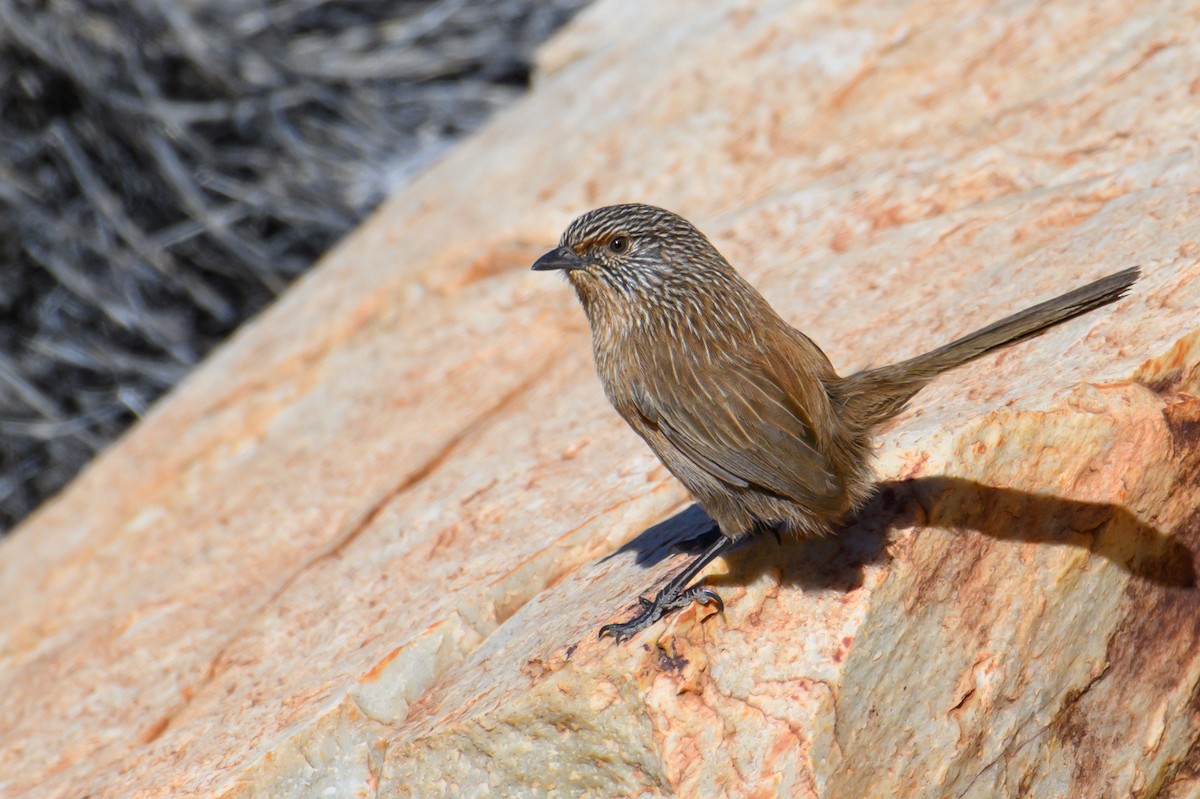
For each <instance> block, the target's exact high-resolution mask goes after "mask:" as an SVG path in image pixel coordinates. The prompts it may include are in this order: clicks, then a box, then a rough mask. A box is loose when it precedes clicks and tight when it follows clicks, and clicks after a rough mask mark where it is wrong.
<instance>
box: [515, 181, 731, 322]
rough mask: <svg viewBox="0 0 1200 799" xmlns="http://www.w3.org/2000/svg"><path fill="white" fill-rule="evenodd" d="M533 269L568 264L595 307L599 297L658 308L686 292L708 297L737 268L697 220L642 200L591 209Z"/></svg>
mask: <svg viewBox="0 0 1200 799" xmlns="http://www.w3.org/2000/svg"><path fill="white" fill-rule="evenodd" d="M533 268H534V269H535V270H537V271H547V270H561V271H563V272H564V273H565V274H566V276H567V279H568V280H570V282H571V284H572V285H573V286H574V287H575V291H576V293H577V294H578V295H579V299H580V300H581V301H582V302H583V304H584V307H585V308H588V310H589V313H590V312H591V310H592V308H593V306H595V305H597V304H599V305H603V306H608V305H610V304H613V303H616V304H619V305H624V306H629V305H640V306H651V307H653V306H654V305H655V304H657V303H662V302H666V301H669V299H670V298H671V296H672V295H678V293H679V292H680V291H691V292H693V293H699V294H700V295H701V296H703V294H705V293H706V290H707V289H708V288H711V287H712V286H713V285H714V284H723V283H725V282H727V280H728V279H730V276H732V275H733V268H732V267H731V266H729V264H728V262H727V261H726V260H725V259H724V258H723V257H721V254H720V253H718V252H717V250H716V248H714V247H713V246H712V244H711V243H710V242H709V241H708V239H707V238H705V237H704V234H703V233H701V232H700V231H699V230H697V229H696V228H695V227H694V226H693V225H692V224H691V223H690V222H688V221H687V220H686V219H684V218H683V217H681V216H678V215H676V214H673V213H671V212H670V211H666V210H663V209H662V208H656V207H654V206H653V205H642V204H640V203H630V204H626V205H608V206H605V207H603V208H597V209H595V210H593V211H588V212H587V213H586V214H584V215H583V216H581V217H579V218H578V219H576V220H575V221H574V222H572V223H571V224H570V225H568V226H567V229H566V231H564V232H563V234H562V238H561V239H560V240H559V243H558V247H556V248H555V249H553V250H551V251H550V252H548V253H546V254H545V255H543V256H542V257H541V258H539V259H538V260H537V262H536V263H534V265H533ZM723 278H724V279H723ZM733 279H736V276H734V277H733Z"/></svg>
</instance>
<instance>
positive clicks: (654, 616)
mask: <svg viewBox="0 0 1200 799" xmlns="http://www.w3.org/2000/svg"><path fill="white" fill-rule="evenodd" d="M693 602H699V603H700V604H701V605H708V604H713V605H716V606H717V612H718V613H724V612H725V603H724V602H722V601H721V597H720V596H719V595H718V594H717V592H716V591H714V590H712V589H711V588H706V587H704V586H701V585H697V586H693V587H692V588H688V589H687V590H685V591H680V590H679V589H672V588H671V586H667V587H666V588H664V589H663V590H661V591H659V592H658V595H657V596H655V597H654V600H653V601H651V600H649V599H646V598H645V597H644V596H639V597H638V603H639V604H640V605H641V607H642V612H641V613H639V614H638V615H636V616H634V617H633V618H632V619H630V620H629V621H624V622H615V623H613V624H606V625H604V626H603V627H601V628H600V633H599V635H598V637H600V638H603V637H604V636H606V635H611V636H612V637H613V640H614V641H615V642H616V643H618V644H620V643H623V642H625V641H628V640H629V639H630V638H632V637H633V636H635V635H637V634H638V633H640V632H641V631H642V630H644V629H646V628H647V627H649V626H650V625H652V624H654V622H656V621H658V620H659V619H661V618H662V617H663V616H665V615H667V614H668V613H670V612H671V611H675V610H682V609H683V608H686V607H687V606H688V605H690V604H692V603H693Z"/></svg>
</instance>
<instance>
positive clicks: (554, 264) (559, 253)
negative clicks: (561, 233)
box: [533, 247, 587, 272]
mask: <svg viewBox="0 0 1200 799" xmlns="http://www.w3.org/2000/svg"><path fill="white" fill-rule="evenodd" d="M586 266H587V261H585V260H583V259H582V258H580V257H579V256H578V255H576V254H575V251H574V250H572V249H571V248H570V247H558V248H557V249H553V250H551V251H550V252H548V253H546V254H545V255H543V256H542V257H541V258H538V259H537V260H536V261H534V262H533V271H535V272H548V271H550V270H551V269H561V270H563V271H564V272H569V271H570V270H572V269H583V268H584V267H586Z"/></svg>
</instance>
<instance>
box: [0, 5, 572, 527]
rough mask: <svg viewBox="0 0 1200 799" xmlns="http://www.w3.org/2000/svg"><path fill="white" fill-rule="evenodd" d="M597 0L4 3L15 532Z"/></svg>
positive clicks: (497, 99) (0, 127) (3, 482)
mask: <svg viewBox="0 0 1200 799" xmlns="http://www.w3.org/2000/svg"><path fill="white" fill-rule="evenodd" d="M585 4H586V0H547V1H546V2H537V1H536V0H495V1H494V2H488V1H487V0H440V2H390V3H389V2H375V1H374V0H360V1H355V0H113V2H104V0H29V1H28V2H24V1H23V0H0V74H2V75H3V76H4V79H3V80H2V81H0V224H2V230H3V236H2V237H0V534H2V533H4V532H6V531H8V530H9V529H11V528H12V527H13V526H14V525H15V524H16V523H17V522H18V521H20V520H21V519H22V518H23V517H24V516H26V515H27V514H28V513H29V512H30V511H32V510H33V509H34V508H35V507H36V506H37V505H38V504H39V503H40V502H41V501H43V500H44V499H45V498H47V497H48V496H50V495H52V494H53V493H55V492H56V491H58V490H59V489H60V488H61V487H62V486H63V485H65V484H66V483H67V481H69V480H70V479H71V477H73V476H74V475H75V474H76V473H77V472H78V471H79V469H80V468H81V467H82V466H83V465H84V464H85V463H87V461H88V460H89V459H91V458H92V457H93V456H94V455H96V454H97V453H98V452H99V451H100V450H101V449H103V448H104V446H105V445H106V444H107V443H108V442H110V441H112V440H113V439H114V438H115V437H116V436H118V435H119V434H120V433H121V432H122V431H124V430H125V429H126V428H127V427H128V426H129V425H130V424H131V423H132V422H133V421H134V420H136V419H137V418H138V417H139V416H141V415H142V414H143V413H145V411H146V409H147V408H148V407H149V406H150V405H151V404H152V403H153V402H154V401H155V400H156V399H157V398H158V397H159V396H161V395H162V394H163V393H164V392H165V391H167V389H169V388H170V387H171V386H173V385H174V384H175V383H176V382H178V381H179V380H180V379H181V378H182V377H183V376H184V375H185V374H187V372H188V370H190V369H191V368H192V367H193V366H194V365H195V364H196V363H197V362H198V361H199V360H200V359H201V358H203V357H204V355H205V354H206V353H207V352H208V351H209V350H211V349H212V348H213V347H214V346H215V345H216V344H218V343H219V342H220V341H221V340H222V339H224V338H225V337H226V336H228V335H229V334H230V333H231V332H232V331H233V330H234V329H235V328H236V327H237V326H238V324H240V323H241V322H242V320H244V319H246V318H247V317H249V316H251V315H253V314H254V313H255V312H257V311H258V310H260V309H261V308H262V307H263V306H264V305H266V304H267V303H269V302H270V301H271V299H272V298H273V297H274V296H275V295H277V294H278V293H279V292H280V291H282V290H283V289H284V288H285V287H286V286H287V284H288V283H289V282H290V281H291V280H293V279H294V278H295V277H296V276H297V275H299V274H300V273H302V272H303V271H304V270H305V269H307V268H308V267H309V266H310V265H311V264H312V263H313V261H314V260H315V259H316V258H318V257H319V256H320V255H321V254H322V253H323V252H324V251H325V250H326V249H327V248H328V247H329V246H330V245H332V244H333V243H334V242H335V241H337V239H338V238H339V237H341V236H342V235H343V234H344V233H346V232H347V231H348V230H349V229H350V228H351V227H353V226H354V225H355V224H356V223H357V222H358V221H359V220H361V219H362V218H363V217H364V216H365V215H366V214H368V213H369V212H370V211H371V210H372V209H373V208H374V207H375V206H376V205H377V204H378V203H379V202H380V200H382V199H383V198H384V197H385V196H386V195H387V194H389V193H390V192H392V191H394V190H396V189H397V188H398V187H400V186H403V185H404V184H405V182H406V181H408V180H409V179H410V178H411V176H412V175H413V174H414V173H416V172H418V171H420V170H421V169H423V168H424V167H425V166H426V165H428V164H429V163H430V162H431V161H433V160H434V159H436V158H437V157H438V156H439V154H441V153H442V152H443V151H444V150H445V149H446V148H447V147H450V146H452V145H453V143H454V142H455V141H456V140H457V139H459V138H461V137H462V136H464V135H466V134H468V133H470V132H471V131H473V130H475V129H476V128H478V127H479V126H480V125H481V124H482V123H483V122H484V121H485V120H486V119H487V117H488V116H489V115H490V114H491V113H493V112H494V111H495V110H496V109H498V108H499V107H501V106H503V105H505V104H506V103H509V102H511V101H512V100H513V99H515V98H516V97H517V96H518V95H520V94H521V93H522V92H523V91H524V90H525V88H526V87H527V85H528V81H529V75H530V66H531V62H532V54H533V51H534V49H535V47H536V46H537V45H538V44H539V43H540V42H541V41H542V40H543V39H545V38H546V37H548V36H549V35H550V34H551V33H552V32H553V31H554V30H556V29H557V28H558V27H559V26H561V25H562V24H563V23H564V22H566V21H567V20H568V19H569V18H570V17H571V16H572V15H573V14H574V13H575V12H576V11H578V10H579V8H581V7H582V6H583V5H585Z"/></svg>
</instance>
